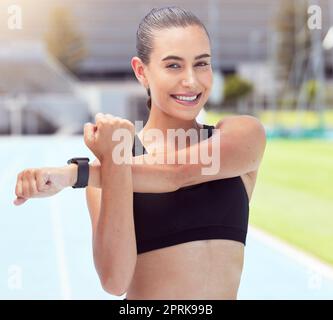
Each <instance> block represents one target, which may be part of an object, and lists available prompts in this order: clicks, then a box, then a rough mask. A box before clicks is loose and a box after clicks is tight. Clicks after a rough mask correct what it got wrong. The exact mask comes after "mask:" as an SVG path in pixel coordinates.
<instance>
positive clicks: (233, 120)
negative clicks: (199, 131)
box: [215, 114, 265, 130]
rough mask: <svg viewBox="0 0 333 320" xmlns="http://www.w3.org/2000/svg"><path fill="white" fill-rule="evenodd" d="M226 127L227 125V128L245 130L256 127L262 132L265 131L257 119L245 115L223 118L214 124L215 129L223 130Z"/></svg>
mask: <svg viewBox="0 0 333 320" xmlns="http://www.w3.org/2000/svg"><path fill="white" fill-rule="evenodd" d="M227 125H228V127H229V126H237V127H240V126H242V127H243V128H245V129H247V128H249V127H250V126H251V128H253V127H256V128H258V129H262V130H264V129H265V128H264V126H263V125H262V123H261V122H260V120H259V119H258V118H256V117H254V116H250V115H247V114H244V115H230V116H225V117H224V118H222V119H220V120H219V121H218V122H217V123H216V125H215V128H217V129H222V130H223V129H224V128H225V127H226V126H227ZM244 126H245V127H244Z"/></svg>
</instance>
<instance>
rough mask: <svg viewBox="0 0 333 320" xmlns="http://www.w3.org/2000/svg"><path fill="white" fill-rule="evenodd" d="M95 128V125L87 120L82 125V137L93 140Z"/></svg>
mask: <svg viewBox="0 0 333 320" xmlns="http://www.w3.org/2000/svg"><path fill="white" fill-rule="evenodd" d="M96 129H97V127H95V125H93V124H92V123H90V122H87V123H86V124H85V125H84V127H83V135H84V139H87V140H88V141H93V140H94V136H95V131H96Z"/></svg>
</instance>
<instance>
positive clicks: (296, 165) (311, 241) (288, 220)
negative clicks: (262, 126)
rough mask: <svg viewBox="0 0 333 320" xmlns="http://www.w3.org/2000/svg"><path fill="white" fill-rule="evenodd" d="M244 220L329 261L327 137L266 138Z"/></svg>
mask: <svg viewBox="0 0 333 320" xmlns="http://www.w3.org/2000/svg"><path fill="white" fill-rule="evenodd" d="M215 116H216V115H213V116H211V117H210V118H207V121H206V122H207V123H211V124H213V123H216V122H214V121H212V119H213V118H214V117H215ZM222 117H223V116H220V117H219V118H222ZM250 223H251V224H252V225H254V226H257V227H259V228H261V229H263V230H265V231H268V232H269V233H271V234H273V235H275V236H277V237H279V238H282V239H284V240H286V241H287V242H289V243H291V244H293V245H295V246H297V247H299V248H301V249H303V250H305V251H307V252H309V253H311V254H313V255H315V256H317V257H318V258H320V259H322V260H324V261H326V262H329V263H331V264H333V142H329V141H324V140H317V139H311V140H304V139H298V140H290V139H286V140H285V139H272V140H268V141H267V145H266V151H265V155H264V158H263V161H262V163H261V166H260V169H259V173H258V177H257V183H256V187H255V190H254V193H253V196H252V199H251V202H250Z"/></svg>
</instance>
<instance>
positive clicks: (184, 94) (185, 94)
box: [172, 92, 201, 97]
mask: <svg viewBox="0 0 333 320" xmlns="http://www.w3.org/2000/svg"><path fill="white" fill-rule="evenodd" d="M200 93H201V92H190V93H175V94H172V96H184V97H193V96H197V95H198V94H200Z"/></svg>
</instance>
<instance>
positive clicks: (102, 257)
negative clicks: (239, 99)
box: [15, 7, 266, 300]
mask: <svg viewBox="0 0 333 320" xmlns="http://www.w3.org/2000/svg"><path fill="white" fill-rule="evenodd" d="M131 65H132V68H133V70H134V73H135V76H136V77H137V79H138V80H139V82H140V83H141V84H142V85H143V86H144V87H145V88H146V89H147V93H148V96H149V100H148V103H147V106H148V108H149V109H150V114H149V119H148V121H147V123H146V125H145V126H144V128H143V129H142V130H141V131H140V132H139V133H138V134H137V135H135V134H134V126H133V124H132V123H131V122H129V121H128V120H124V119H121V118H117V117H113V116H111V115H103V114H97V115H96V118H95V120H96V124H95V125H93V124H86V125H85V128H84V139H85V143H86V145H87V146H88V147H89V148H90V150H91V151H92V152H93V153H94V154H95V155H96V160H95V161H94V163H93V165H91V166H90V173H89V182H88V187H87V188H86V197H87V204H88V209H89V212H90V216H91V221H92V229H93V253H94V262H95V266H96V270H97V272H98V275H99V277H100V280H101V284H102V286H103V288H104V289H105V290H106V291H107V292H109V293H111V294H114V295H122V294H124V293H125V292H127V295H126V297H127V299H129V300H130V299H236V298H237V291H238V287H239V283H240V278H241V273H242V267H243V257H244V245H245V241H246V233H247V224H248V213H249V201H250V199H251V195H252V192H253V189H254V185H255V181H256V175H257V171H258V168H259V165H260V162H261V159H262V157H263V154H264V150H265V145H266V140H265V131H264V128H263V126H262V125H261V123H260V122H259V121H258V120H257V119H256V118H254V117H251V116H246V115H244V116H230V117H226V118H223V119H221V120H220V121H219V122H218V123H217V124H216V126H215V127H214V126H207V125H201V124H199V123H197V122H196V116H197V115H198V113H199V112H200V110H201V109H202V108H203V106H204V104H205V103H206V102H207V100H208V97H209V93H210V91H211V86H212V68H211V46H210V39H209V35H208V32H207V30H206V29H205V27H204V25H203V24H202V23H201V22H200V20H199V19H198V18H197V17H196V16H194V15H193V14H192V13H191V12H189V11H186V10H183V9H180V8H177V7H167V8H161V9H153V10H152V11H151V12H149V14H148V15H147V16H146V17H144V19H143V20H142V22H141V23H140V25H139V29H138V31H137V56H136V57H133V58H132V61H131ZM117 129H127V130H128V132H130V140H129V141H130V142H131V144H130V145H127V146H126V147H125V149H126V150H125V151H126V152H127V153H128V151H130V149H131V151H132V152H133V154H131V158H130V159H129V161H127V162H126V163H121V164H117V163H116V161H115V160H114V159H113V157H112V156H111V154H112V153H113V151H115V148H116V145H117V143H116V142H115V141H113V140H112V139H110V137H111V136H112V135H113V134H114V132H115V131H116V130H117ZM154 129H158V130H159V132H161V133H162V135H160V136H159V137H161V138H160V139H156V141H155V143H152V141H151V139H149V137H150V132H151V131H152V130H154ZM170 129H183V130H185V131H186V132H188V131H190V132H191V136H190V139H189V140H190V141H189V142H188V140H186V142H185V146H184V145H183V148H179V146H178V145H175V144H173V143H174V141H171V140H172V139H171V138H170V136H169V135H168V131H169V130H170ZM203 129H208V137H206V139H203V140H201V139H200V140H199V143H196V142H197V141H196V142H193V140H195V139H192V138H191V137H194V136H197V134H199V133H201V131H202V130H203ZM213 129H214V130H213ZM217 138H219V139H217ZM134 142H135V145H133V143H134ZM138 144H141V147H142V150H141V151H143V152H140V151H137V150H138V149H137V148H136V147H137V145H138ZM134 146H135V148H134ZM132 147H133V149H132ZM172 148H173V149H172ZM204 149H205V150H208V151H209V153H210V154H212V153H214V152H215V151H219V155H220V156H219V157H218V159H219V168H218V170H217V172H215V173H214V174H202V169H203V168H204V167H205V166H204V165H203V164H202V163H200V162H198V163H196V164H192V163H191V164H190V163H188V161H187V160H188V158H189V155H190V154H191V152H194V153H196V154H199V153H200V152H201V151H202V150H204ZM170 150H171V151H170ZM157 154H160V155H161V154H162V155H163V156H166V155H168V156H169V155H171V154H173V155H177V156H180V155H181V156H184V157H185V158H186V163H185V164H184V163H182V164H179V163H178V162H177V163H172V164H169V163H166V162H164V163H163V164H156V163H155V164H154V163H153V164H152V162H149V161H148V160H151V159H153V157H154V156H156V155H157ZM139 160H145V161H141V162H140V161H139ZM164 160H165V158H164ZM76 180H77V166H76V165H75V164H71V165H69V166H66V167H64V168H44V169H28V170H25V171H23V172H22V173H20V174H19V176H18V182H17V187H16V195H17V199H16V202H15V203H16V204H21V203H23V202H24V201H26V199H28V198H31V197H39V196H46V195H51V194H55V193H56V192H59V191H60V190H61V189H62V188H63V187H65V186H70V185H73V184H74V183H75V181H76ZM46 189H47V190H46Z"/></svg>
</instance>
